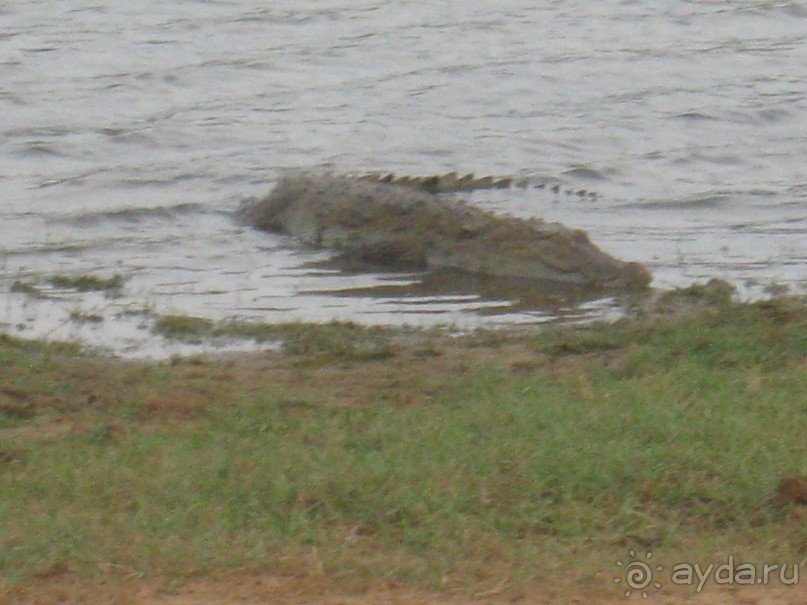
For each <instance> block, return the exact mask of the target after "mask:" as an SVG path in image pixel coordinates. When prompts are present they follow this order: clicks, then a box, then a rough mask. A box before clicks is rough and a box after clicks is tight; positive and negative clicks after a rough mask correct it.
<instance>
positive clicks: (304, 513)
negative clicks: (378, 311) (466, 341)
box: [0, 300, 807, 587]
mask: <svg viewBox="0 0 807 605" xmlns="http://www.w3.org/2000/svg"><path fill="white" fill-rule="evenodd" d="M208 328H210V329H213V326H212V325H211V326H207V328H206V329H208ZM328 329H329V330H332V331H331V332H328V334H329V335H332V336H333V335H334V334H336V335H337V336H338V335H339V334H340V333H341V332H340V331H341V330H348V331H350V330H351V329H352V328H345V327H343V326H339V327H333V326H332V327H330V328H328ZM309 334H310V333H309ZM321 337H322V334H320V338H321ZM311 338H314V337H313V336H311ZM293 342H298V343H299V342H302V343H303V344H302V345H300V346H301V347H302V348H301V349H300V351H298V352H297V353H296V354H298V355H303V356H304V355H312V356H314V357H315V358H316V357H317V356H318V355H319V354H320V352H321V347H320V345H317V346H313V347H309V346H308V345H306V344H305V340H304V339H302V341H301V340H296V341H293ZM507 342H515V343H519V344H521V345H523V346H525V347H526V348H527V350H528V351H530V352H531V354H533V355H534V361H533V363H531V364H530V365H529V366H526V368H527V369H526V370H525V369H524V367H523V366H522V367H521V369H519V370H518V371H513V370H511V368H510V367H509V366H508V365H507V364H506V363H505V364H503V365H502V364H498V365H497V364H485V365H479V364H476V365H472V366H471V365H469V364H470V362H466V366H467V367H466V370H465V371H464V372H455V371H453V370H452V369H451V368H452V367H453V366H452V365H451V364H450V362H451V361H452V360H450V359H449V360H447V359H444V358H445V357H446V355H448V354H447V353H442V352H440V351H441V348H440V347H441V346H442V345H439V344H435V345H433V348H434V349H435V352H434V353H433V354H431V355H429V357H428V361H425V362H424V361H421V362H420V364H421V365H416V366H412V367H409V366H407V363H409V362H406V361H403V360H402V358H401V357H396V358H395V359H392V360H389V361H378V360H375V361H373V362H372V364H373V365H368V370H367V372H366V374H362V376H365V380H366V381H367V383H368V384H367V385H366V392H367V393H371V394H372V393H375V392H377V402H376V403H374V404H373V403H372V401H371V404H370V405H357V404H356V402H355V401H354V400H353V399H351V398H350V397H349V396H339V395H338V394H336V395H333V396H330V395H329V396H325V395H324V394H323V393H329V392H331V391H335V390H336V389H337V388H338V387H339V386H340V384H341V380H342V379H341V378H340V376H342V375H340V374H338V373H337V374H328V373H327V372H331V371H335V372H339V371H342V372H347V370H339V369H338V368H336V369H333V370H331V368H327V367H326V368H325V370H327V372H325V370H323V367H322V366H321V365H320V366H317V367H316V368H305V367H303V368H302V369H299V368H298V369H290V370H283V371H282V372H281V371H280V370H276V373H274V374H273V373H271V372H269V371H268V370H267V371H266V372H265V373H261V371H260V370H250V372H252V373H247V370H243V372H244V373H243V374H239V372H241V371H242V370H240V369H239V368H238V367H237V365H236V366H235V367H233V368H229V369H222V367H221V366H219V365H216V364H213V363H210V364H203V365H201V366H199V365H197V366H193V367H191V366H190V365H188V366H184V365H181V366H179V367H177V368H172V367H167V366H146V367H141V366H131V367H130V366H126V367H121V366H120V365H116V364H112V363H106V362H100V361H97V360H85V361H84V362H81V360H80V359H79V360H78V361H77V360H76V357H75V355H74V353H71V352H70V350H65V349H62V350H61V351H60V350H59V349H57V348H54V349H53V350H48V346H47V345H42V344H37V343H26V342H23V341H18V340H16V339H9V338H5V339H3V340H2V341H0V361H3V360H6V361H7V362H8V363H7V364H6V367H5V369H4V370H2V372H5V374H0V383H2V384H8V385H14V388H16V389H17V390H24V389H28V392H30V393H41V394H42V396H43V397H45V398H47V397H50V398H51V399H52V400H55V401H58V402H61V403H62V404H67V403H71V402H72V403H73V404H75V400H78V399H80V398H81V397H85V391H83V390H82V389H86V388H89V387H86V386H82V385H81V384H79V383H76V381H77V380H78V379H77V378H76V367H82V368H84V369H83V375H84V376H85V377H86V378H87V380H88V381H90V382H91V384H93V385H95V386H94V387H93V388H95V389H100V390H101V394H100V395H99V397H100V399H98V398H97V399H96V402H95V403H94V404H91V405H90V404H85V405H84V406H83V407H81V406H79V407H76V408H72V409H74V413H75V414H77V416H76V418H77V420H76V423H77V426H82V427H83V429H82V430H75V431H72V432H67V433H64V434H59V435H56V436H51V437H43V438H41V439H23V438H16V439H15V438H7V437H5V438H4V437H2V435H3V433H2V432H0V494H3V497H2V498H0V574H3V575H4V576H6V577H7V578H11V579H14V578H25V577H29V576H30V575H31V574H32V573H35V572H36V571H37V570H39V569H43V568H47V566H49V565H52V564H54V563H55V562H60V561H67V562H68V563H69V564H70V565H71V566H72V567H71V568H75V569H78V570H82V571H81V573H86V574H90V575H92V574H101V575H103V573H104V572H103V570H104V569H108V568H109V566H110V565H114V566H119V567H120V568H122V569H126V570H131V572H132V573H134V574H140V575H155V574H166V573H167V574H173V575H176V576H180V577H183V576H188V575H191V574H196V573H203V572H206V571H209V570H213V569H220V568H232V567H249V568H255V567H261V566H269V565H271V566H275V567H277V566H283V565H289V564H290V563H289V561H295V560H300V559H301V558H302V559H304V558H305V557H307V556H309V554H308V553H311V552H312V551H313V549H316V551H315V552H316V553H317V557H319V558H320V559H321V560H322V562H323V564H324V565H325V567H326V569H327V570H328V572H329V573H331V574H333V575H335V576H336V577H340V576H345V577H346V576H359V577H366V578H376V579H389V580H395V581H403V582H414V583H418V584H425V585H430V586H438V587H439V586H443V585H444V582H445V581H446V580H445V579H446V578H453V579H456V578H460V581H468V582H474V581H478V580H479V578H484V577H491V576H492V577H500V576H502V575H503V576H505V577H507V578H510V579H513V578H516V579H518V578H521V579H524V578H528V577H529V576H530V575H531V574H536V573H542V571H545V570H546V569H548V568H550V567H551V566H552V565H556V566H561V567H565V566H574V565H575V562H576V561H579V560H580V559H581V558H585V557H589V558H590V556H591V553H592V552H594V553H596V552H602V553H603V554H602V557H601V565H600V568H599V569H600V571H602V570H605V571H610V570H611V567H612V566H613V561H614V560H615V559H612V558H611V553H612V552H613V553H622V554H624V553H625V552H626V549H627V548H628V547H641V548H646V549H652V550H653V551H654V552H656V553H676V552H686V553H687V554H688V555H689V556H691V557H693V558H697V556H698V555H700V554H703V553H711V552H713V551H714V549H715V548H719V549H723V550H722V552H725V553H729V552H730V553H735V552H738V553H739V552H750V553H753V554H754V555H757V556H759V557H767V558H772V559H776V560H778V559H779V558H783V557H789V558H791V559H793V560H800V559H802V558H803V557H804V556H805V554H807V527H805V525H804V524H803V522H799V521H798V517H797V516H794V511H793V510H792V509H791V508H788V507H787V506H783V505H781V504H780V503H777V502H776V501H775V500H774V499H773V497H772V496H773V494H774V492H775V489H776V485H777V483H778V481H779V480H780V479H781V478H782V477H784V476H789V475H800V474H801V475H803V474H807V440H805V438H804V435H805V434H807V403H805V402H807V371H805V369H807V307H805V305H804V303H803V301H794V300H782V301H774V302H770V303H763V304H758V305H733V304H722V305H719V306H717V307H710V308H707V309H705V310H703V311H700V312H698V313H696V314H694V315H690V316H687V317H676V318H670V319H658V318H657V319H655V320H654V321H652V322H651V321H649V320H646V321H645V320H625V321H621V322H617V323H616V324H612V325H592V326H586V327H578V328H565V329H561V330H553V331H550V332H546V333H540V334H537V335H528V336H523V335H519V336H513V337H512V339H511V338H509V337H507V336H506V335H502V336H501V337H500V343H499V344H505V343H507ZM452 351H455V349H452ZM468 352H469V354H470V353H471V352H472V350H470V349H469V351H468ZM453 354H457V355H459V353H453ZM413 357H415V358H417V357H418V355H417V354H416V353H415V354H414V355H413ZM494 358H495V356H494ZM469 359H471V358H469ZM413 363H414V362H413ZM440 363H442V364H443V366H441V367H444V369H445V371H444V372H438V373H436V374H429V379H428V381H427V382H428V384H429V389H428V396H426V394H422V397H420V398H419V399H418V401H420V403H414V404H412V403H410V404H397V405H391V404H387V403H385V401H386V400H385V399H384V395H385V393H384V392H383V389H385V388H387V389H388V388H392V387H390V386H389V383H382V382H381V381H380V379H379V383H378V385H377V386H373V380H374V378H373V376H374V372H375V371H376V370H374V369H373V368H375V369H377V371H378V372H379V374H380V373H381V372H382V370H383V369H384V368H385V367H387V366H386V365H385V364H393V366H395V367H396V368H400V371H401V372H426V371H427V370H428V371H432V372H434V368H433V367H432V366H434V364H440ZM74 364H83V365H80V366H75V365H74ZM26 368H39V370H38V371H33V370H31V371H30V372H28V371H27V370H26ZM228 372H231V373H232V374H228ZM347 375H348V374H344V376H347ZM80 376H81V374H80ZM350 376H354V377H355V374H350ZM328 377H330V378H328ZM281 379H282V380H281ZM286 380H287V382H283V381H286ZM71 381H72V382H71ZM289 381H290V382H289ZM115 385H118V386H119V387H120V388H121V390H120V392H121V393H122V395H121V396H120V397H119V399H113V398H112V397H113V396H112V395H111V393H114V392H116V391H115V388H116V386H115ZM105 388H107V389H109V391H108V395H105V394H104V393H107V391H104V390H103V389H105ZM0 396H1V395H0ZM106 397H109V400H108V401H107V402H106V404H104V405H102V404H101V403H99V401H106V399H105V398H106ZM189 399H192V400H193V401H194V402H195V403H194V406H193V410H194V411H195V412H194V413H192V414H182V415H180V416H179V417H170V413H171V410H172V409H173V407H174V405H177V406H179V407H182V406H183V405H184V406H185V407H184V408H182V409H184V410H186V411H187V409H189V408H188V406H189V405H190V404H189V403H188V400H189ZM0 401H1V400H0ZM149 401H151V404H149V403H148V402H149ZM155 402H156V403H155ZM166 402H176V403H175V404H174V403H166ZM149 405H151V406H152V407H149ZM154 405H161V406H162V408H161V410H162V411H161V413H162V414H163V416H160V418H159V419H158V420H159V421H151V420H149V418H150V416H149V414H150V413H151V412H149V410H152V412H153V406H154ZM54 406H56V403H54ZM57 407H58V406H57ZM59 409H60V410H64V409H71V408H70V405H67V406H66V407H65V406H64V405H63V406H62V407H60V408H59ZM53 413H54V412H53V407H51V408H49V409H48V410H43V411H42V413H41V414H40V415H37V416H34V417H33V418H25V419H13V421H12V420H10V421H9V423H8V424H7V425H6V426H9V427H20V426H33V427H35V426H37V423H39V424H41V423H44V422H46V421H47V420H48V419H49V418H51V417H52V415H53ZM60 413H64V412H60ZM2 414H3V413H2V407H0V418H2ZM166 414H168V415H169V417H170V421H166V420H165V419H164V416H165V415H166ZM3 426H4V425H3V424H2V421H0V428H2V427H3ZM581 552H583V553H588V554H586V555H585V556H584V555H581V554H580V553H581ZM295 557H297V559H295ZM760 560H763V559H760Z"/></svg>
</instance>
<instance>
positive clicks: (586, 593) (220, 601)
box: [0, 573, 807, 605]
mask: <svg viewBox="0 0 807 605" xmlns="http://www.w3.org/2000/svg"><path fill="white" fill-rule="evenodd" d="M610 582H611V580H610V579H609V578H604V577H603V578H595V579H589V580H587V581H581V582H579V583H576V584H574V583H570V582H568V581H551V580H548V579H547V580H542V581H541V582H540V583H534V584H533V585H530V586H528V587H525V588H523V589H520V590H516V591H512V590H508V589H506V588H505V587H492V588H490V589H489V590H480V591H478V592H471V593H468V592H465V591H463V592H462V593H452V592H436V591H426V590H415V589H411V588H406V587H401V586H395V585H385V584H378V585H374V586H370V587H368V588H364V589H362V590H351V589H350V588H349V587H348V588H346V587H345V586H342V585H340V584H336V583H333V582H331V581H329V580H328V578H326V577H309V576H305V575H302V576H294V575H288V576H279V575H271V574H263V575H262V574H237V573H232V574H223V575H219V576H217V577H213V578H208V579H200V580H196V581H192V582H185V583H181V584H178V583H175V582H172V581H170V580H164V581H161V582H146V581H140V582H137V581H125V580H124V581H111V582H105V583H102V584H93V583H88V582H78V581H74V580H73V579H72V578H70V577H69V576H57V577H52V578H46V579H41V580H39V581H36V582H33V583H31V584H28V585H24V586H5V587H3V586H0V605H12V604H14V605H57V604H58V605H72V604H79V603H81V604H84V603H93V604H96V605H106V604H109V605H214V604H215V605H244V604H248V603H249V604H254V603H273V604H277V605H299V604H302V603H305V604H307V605H472V604H474V605H475V604H479V603H488V604H490V605H505V604H513V603H523V604H525V605H574V604H579V605H587V604H589V603H596V604H598V605H616V604H618V603H628V602H631V601H637V600H638V602H643V603H653V604H664V605H679V604H680V605H684V604H687V605H690V604H692V603H697V604H698V605H803V604H804V603H805V602H807V586H805V585H803V584H802V585H796V586H791V587H782V586H742V587H739V586H729V587H720V588H715V587H711V588H707V589H705V590H704V591H703V592H701V593H697V594H693V593H689V592H686V591H683V590H678V589H675V588H674V589H664V588H662V589H660V590H655V591H654V592H652V593H650V594H648V598H647V599H643V598H642V596H641V595H640V594H634V595H632V597H630V598H627V597H625V595H624V594H623V593H622V592H621V591H620V590H619V589H617V588H616V587H615V586H614V584H613V583H610Z"/></svg>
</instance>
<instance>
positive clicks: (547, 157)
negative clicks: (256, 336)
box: [0, 0, 807, 354]
mask: <svg viewBox="0 0 807 605" xmlns="http://www.w3.org/2000/svg"><path fill="white" fill-rule="evenodd" d="M298 169H312V170H328V171H337V172H340V171H345V172H356V171H370V170H384V171H392V172H396V173H413V174H434V173H440V172H449V171H452V170H457V171H459V172H475V173H476V174H479V175H482V174H493V175H502V176H505V175H516V176H527V177H531V178H533V179H537V180H542V179H553V180H554V179H557V180H559V181H560V182H562V183H563V184H564V185H565V186H568V187H572V188H585V189H588V190H594V191H597V192H598V194H599V196H598V197H597V198H596V199H594V200H591V199H579V198H578V197H576V196H566V195H563V194H561V195H559V196H555V195H552V194H551V193H549V192H546V191H540V190H534V189H530V190H524V191H521V190H516V191H509V192H496V193H487V194H482V193H478V194H474V195H473V196H471V201H472V202H474V203H478V204H480V205H482V206H484V207H486V208H490V209H493V210H494V211H496V212H503V213H505V212H506V213H512V214H516V215H522V216H541V217H545V218H547V219H551V220H558V221H561V222H563V223H566V224H568V225H570V226H574V227H580V228H583V229H585V230H587V231H588V232H589V234H590V236H591V238H592V239H593V240H594V241H595V242H596V243H597V244H598V245H600V246H601V247H602V248H604V249H606V250H607V251H609V252H611V253H612V254H614V255H616V256H618V257H620V258H623V259H626V260H637V261H641V262H644V263H646V264H647V265H648V267H649V268H650V270H651V271H652V272H653V274H654V276H655V285H657V286H660V287H672V286H681V285H687V284H690V283H692V282H695V281H703V280H706V279H709V278H711V277H720V278H723V279H726V280H728V281H730V282H732V283H734V284H735V285H737V286H738V288H740V291H741V294H742V295H743V296H746V297H758V296H764V295H765V292H766V289H769V287H770V286H771V285H772V284H776V285H778V286H780V287H787V288H789V289H790V291H794V292H804V291H805V290H807V3H805V2H803V1H792V2H786V1H759V0H757V1H752V0H731V1H718V0H715V1H709V2H704V1H702V0H698V1H694V0H693V1H684V0H665V1H664V2H660V1H652V0H623V1H616V0H614V1H603V2H590V1H574V0H563V1H549V0H547V1H545V2H532V1H527V0H496V1H485V2H483V1H481V0H468V1H466V2H463V3H449V2H424V1H413V0H400V1H398V2H381V1H380V0H340V1H330V2H327V1H323V0H317V1H312V0H294V1H293V2H292V1H290V0H275V1H273V2H271V3H267V2H259V1H257V0H219V1H215V0H209V1H201V0H197V1H190V0H176V1H173V2H154V1H150V0H144V1H142V2H135V3H121V2H104V1H100V2H99V1H97V0H96V1H90V0H63V1H62V2H52V1H43V0H25V1H22V0H9V1H6V2H3V3H2V5H0V330H3V331H6V332H11V333H15V334H21V335H24V336H29V335H30V336H47V337H51V338H69V339H77V340H81V341H83V342H85V343H88V344H90V345H103V346H105V347H107V348H108V349H110V350H112V351H115V352H117V353H119V354H166V352H168V353H170V352H182V351H184V350H185V349H180V348H179V345H166V344H165V343H164V342H163V341H162V340H161V339H160V338H159V337H157V336H154V335H152V334H151V333H150V332H149V330H148V328H149V325H150V324H149V321H150V320H149V319H148V317H149V315H143V314H140V312H141V311H144V310H145V311H147V312H148V313H150V314H167V313H178V314H188V315H198V316H203V317H209V318H212V319H223V318H230V317H238V318H243V319H253V320H261V321H287V320H313V321H322V320H330V319H340V320H346V319H350V320H355V321H359V322H364V323H375V324H379V323H381V324H387V323H410V324H452V325H456V326H460V327H471V326H475V325H490V324H502V323H510V322H540V321H546V320H547V319H551V318H552V317H554V316H556V315H563V316H569V317H583V316H587V315H591V314H602V313H607V312H608V309H610V308H611V307H610V304H609V301H607V300H605V301H592V302H590V303H588V304H586V305H582V306H575V305H571V304H570V305H568V306H566V307H563V305H560V306H559V307H557V308H555V309H553V310H548V309H534V310H521V309H514V308H512V307H511V306H510V305H509V303H508V301H506V300H500V301H496V300H490V299H484V298H480V297H478V296H474V295H473V293H468V292H465V293H453V294H452V293H446V294H435V295H431V296H430V295H425V294H424V295H418V296H415V295H411V296H403V295H401V296H394V295H388V296H379V295H373V294H371V292H372V290H373V288H374V287H375V286H381V285H389V284H391V283H392V284H402V283H409V282H412V281H417V279H418V278H417V276H406V275H375V274H367V275H343V274H341V273H339V272H338V271H335V270H326V269H323V268H315V266H313V265H311V261H316V260H323V259H325V258H327V254H326V253H323V252H317V251H307V250H301V249H299V248H297V247H296V246H295V244H294V242H293V241H291V240H289V239H288V238H284V237H281V236H276V235H271V234H266V233H260V232H256V231H253V230H251V229H249V228H247V227H244V226H242V225H239V224H238V223H237V222H236V221H235V220H234V217H233V211H234V210H235V209H236V208H237V206H238V204H239V203H240V202H241V201H242V200H244V199H245V198H248V197H251V196H260V195H264V194H265V193H266V192H268V190H269V189H270V188H271V186H272V183H273V181H274V180H275V179H276V178H277V177H278V175H279V174H281V173H282V172H283V171H287V170H298ZM56 274H60V275H61V274H76V275H82V274H93V275H98V276H100V277H109V276H110V275H113V274H119V275H121V276H122V277H124V278H125V279H126V282H125V288H124V291H123V296H122V297H120V298H114V299H112V298H106V297H104V296H102V295H100V294H97V293H87V294H81V293H76V292H72V291H67V290H60V289H58V288H54V287H52V286H50V285H49V284H48V283H47V280H48V278H49V277H50V276H53V275H56ZM15 282H16V283H17V284H18V285H19V284H21V283H24V284H36V285H37V287H38V288H39V289H40V292H41V293H42V294H43V295H44V296H46V298H37V297H34V296H31V295H30V294H25V293H22V292H14V291H12V290H14V288H13V287H12V286H13V284H15ZM71 315H72V316H73V319H71ZM80 317H84V318H85V319H86V318H89V317H93V318H94V319H95V321H76V319H77V318H80ZM101 319H102V321H99V320H101Z"/></svg>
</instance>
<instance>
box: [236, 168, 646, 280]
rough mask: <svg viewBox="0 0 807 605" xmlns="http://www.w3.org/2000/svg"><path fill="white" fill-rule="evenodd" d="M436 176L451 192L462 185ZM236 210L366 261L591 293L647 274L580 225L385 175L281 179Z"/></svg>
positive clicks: (344, 255) (267, 227)
mask: <svg viewBox="0 0 807 605" xmlns="http://www.w3.org/2000/svg"><path fill="white" fill-rule="evenodd" d="M459 180H460V179H457V181H458V182H459ZM441 182H443V183H444V185H443V188H444V189H446V190H447V191H449V190H450V191H452V192H453V191H457V190H458V189H457V188H458V187H459V186H463V187H467V186H470V183H469V184H464V185H458V184H454V183H451V186H450V187H448V186H447V185H446V184H445V183H448V181H445V180H443V181H440V180H439V179H438V185H439V184H440V183H441ZM493 183H495V181H488V180H487V179H485V180H484V181H482V185H484V186H489V185H491V186H492V184H493ZM428 187H430V188H432V187H433V181H432V184H430V185H429V186H428ZM477 188H479V187H477ZM438 192H439V190H438ZM241 216H242V217H243V218H244V219H245V220H246V221H247V222H248V223H249V224H251V225H253V226H254V227H256V228H259V229H263V230H266V231H272V232H280V233H286V234H290V235H292V236H294V237H296V238H297V239H298V240H299V241H301V242H302V243H304V244H306V245H308V246H313V247H317V248H330V249H333V250H335V251H336V252H337V253H338V254H339V255H340V257H341V258H343V259H345V260H347V261H358V262H362V263H370V264H372V265H375V266H382V267H394V268H396V269H401V268H403V269H413V270H451V271H458V272H461V273H465V274H471V275H477V276H489V277H492V278H507V279H518V280H528V281H531V282H534V283H535V282H541V283H546V282H553V283H557V284H565V285H572V286H575V287H577V286H580V287H584V288H598V289H599V288H621V289H642V288H645V287H647V286H648V284H649V283H650V280H651V276H650V273H649V272H648V271H647V270H646V269H645V268H644V267H643V266H642V265H640V264H638V263H630V262H624V261H621V260H618V259H616V258H614V257H612V256H610V255H608V254H606V253H605V252H603V251H602V250H600V249H599V248H597V247H596V246H595V245H594V244H592V243H591V241H590V240H589V238H588V235H587V234H586V233H585V232H584V231H581V230H577V229H570V228H568V227H565V226H563V225H561V224H559V223H553V222H547V221H544V220H541V219H521V218H514V217H511V216H501V215H497V214H493V213H492V212H488V211H485V210H482V209H480V208H478V207H476V206H473V205H471V204H469V203H467V202H466V201H464V200H461V199H456V198H451V199H447V198H445V197H443V196H440V195H437V194H436V193H434V192H432V191H431V190H430V189H426V190H424V188H423V187H421V186H420V185H419V184H415V183H412V182H411V181H409V182H395V179H394V177H393V179H379V180H377V181H375V180H373V179H369V178H365V179H362V178H355V177H351V176H344V175H342V176H337V175H320V174H297V175H288V176H284V177H282V178H280V179H279V181H278V182H277V183H276V185H275V187H274V188H273V189H272V190H271V191H270V192H269V194H268V195H267V196H266V197H264V198H262V199H257V200H252V201H250V202H247V203H245V204H244V205H243V206H242V209H241Z"/></svg>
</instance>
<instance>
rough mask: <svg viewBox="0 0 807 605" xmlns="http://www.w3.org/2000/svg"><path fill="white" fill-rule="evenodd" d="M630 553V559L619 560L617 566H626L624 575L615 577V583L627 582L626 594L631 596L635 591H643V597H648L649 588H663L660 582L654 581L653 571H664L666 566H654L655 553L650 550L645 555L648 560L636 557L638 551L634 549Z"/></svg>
mask: <svg viewBox="0 0 807 605" xmlns="http://www.w3.org/2000/svg"><path fill="white" fill-rule="evenodd" d="M628 554H629V555H630V560H629V561H627V562H625V563H623V562H622V561H617V562H616V564H617V567H622V568H624V571H625V573H624V577H617V578H614V583H615V584H621V583H622V582H625V586H626V587H627V590H625V596H626V597H629V596H631V595H632V594H633V592H634V591H636V592H641V593H642V598H643V599H646V598H647V595H648V593H647V589H648V588H650V587H651V586H653V587H654V588H656V589H658V588H661V584H660V583H659V582H654V581H653V573H654V572H657V571H664V567H663V566H662V565H657V566H656V567H652V566H651V564H650V559H652V558H653V553H652V552H649V553H647V554H646V555H645V559H646V561H641V560H639V559H637V558H636V552H635V551H633V550H630V551H628Z"/></svg>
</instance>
